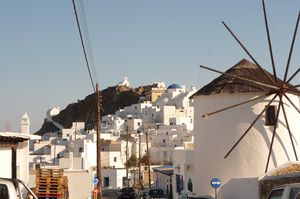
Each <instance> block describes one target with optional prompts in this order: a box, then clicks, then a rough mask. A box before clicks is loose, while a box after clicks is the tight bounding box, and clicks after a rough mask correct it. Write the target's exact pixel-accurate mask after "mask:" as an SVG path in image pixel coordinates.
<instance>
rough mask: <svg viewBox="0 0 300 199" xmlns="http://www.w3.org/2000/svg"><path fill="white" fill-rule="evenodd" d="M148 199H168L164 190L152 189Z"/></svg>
mask: <svg viewBox="0 0 300 199" xmlns="http://www.w3.org/2000/svg"><path fill="white" fill-rule="evenodd" d="M147 198H148V199H152V198H166V196H165V194H164V191H163V190H162V189H150V190H149V191H148V196H147Z"/></svg>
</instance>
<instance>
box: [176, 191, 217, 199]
mask: <svg viewBox="0 0 300 199" xmlns="http://www.w3.org/2000/svg"><path fill="white" fill-rule="evenodd" d="M179 199H214V198H213V197H211V196H199V195H196V194H195V193H193V192H190V191H182V193H181V195H179Z"/></svg>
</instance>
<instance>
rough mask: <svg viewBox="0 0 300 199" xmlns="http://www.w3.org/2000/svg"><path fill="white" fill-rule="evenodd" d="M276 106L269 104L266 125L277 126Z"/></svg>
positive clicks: (266, 112)
mask: <svg viewBox="0 0 300 199" xmlns="http://www.w3.org/2000/svg"><path fill="white" fill-rule="evenodd" d="M275 112H276V110H275V106H269V107H267V108H266V111H265V125H267V126H275V122H276V121H275V119H276V118H275Z"/></svg>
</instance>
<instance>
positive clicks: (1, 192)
mask: <svg viewBox="0 0 300 199" xmlns="http://www.w3.org/2000/svg"><path fill="white" fill-rule="evenodd" d="M0 198H3V199H8V198H9V197H8V189H7V186H6V185H5V184H0Z"/></svg>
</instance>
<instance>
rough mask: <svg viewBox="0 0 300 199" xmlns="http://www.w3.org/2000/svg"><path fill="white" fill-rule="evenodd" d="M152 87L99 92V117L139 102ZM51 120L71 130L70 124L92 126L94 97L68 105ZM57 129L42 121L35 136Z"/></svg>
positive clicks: (122, 87)
mask: <svg viewBox="0 0 300 199" xmlns="http://www.w3.org/2000/svg"><path fill="white" fill-rule="evenodd" d="M153 86H154V85H148V86H140V87H138V88H130V87H127V86H113V87H108V88H106V89H104V90H102V91H101V98H102V100H101V104H102V106H101V116H103V115H108V114H114V113H115V111H117V110H119V109H120V108H124V107H125V106H130V105H131V104H136V103H138V102H139V99H140V97H141V96H145V94H146V93H147V92H148V91H150V90H151V88H152V87H153ZM53 120H54V121H55V122H57V123H59V124H61V125H62V126H63V127H64V128H71V126H72V122H85V123H86V126H87V127H91V126H93V125H94V124H95V123H96V121H97V114H96V95H95V93H93V94H91V95H88V96H87V97H86V98H85V99H84V100H78V102H76V103H71V104H69V105H68V106H67V107H66V108H65V109H63V110H62V111H61V112H60V113H59V114H58V115H56V116H54V117H53ZM56 130H57V128H56V127H55V126H54V125H53V124H52V123H50V122H46V120H45V121H44V123H43V125H42V127H41V129H40V130H39V131H38V132H36V133H35V134H37V135H43V134H44V133H47V132H53V131H56Z"/></svg>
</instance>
